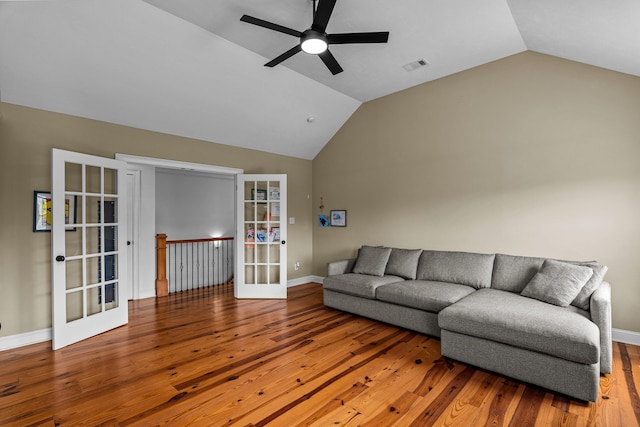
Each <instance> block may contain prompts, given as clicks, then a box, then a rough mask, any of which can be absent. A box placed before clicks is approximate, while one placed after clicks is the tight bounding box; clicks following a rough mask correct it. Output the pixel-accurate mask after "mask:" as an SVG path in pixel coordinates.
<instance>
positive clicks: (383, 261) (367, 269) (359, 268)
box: [353, 246, 391, 276]
mask: <svg viewBox="0 0 640 427" xmlns="http://www.w3.org/2000/svg"><path fill="white" fill-rule="evenodd" d="M389 255H391V248H384V247H382V246H363V247H361V248H360V250H359V251H358V258H357V259H356V263H355V265H354V266H353V272H354V273H358V274H368V275H370V276H384V271H385V269H386V268H387V261H389Z"/></svg>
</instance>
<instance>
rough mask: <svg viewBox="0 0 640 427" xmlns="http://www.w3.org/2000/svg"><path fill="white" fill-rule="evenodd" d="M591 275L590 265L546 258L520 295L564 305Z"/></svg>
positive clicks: (577, 292) (576, 294)
mask: <svg viewBox="0 0 640 427" xmlns="http://www.w3.org/2000/svg"><path fill="white" fill-rule="evenodd" d="M592 275H593V270H592V269H591V268H590V267H585V266H581V265H575V264H569V263H566V262H560V261H553V260H549V259H547V260H545V261H544V263H543V264H542V267H540V270H539V271H538V272H537V273H536V275H535V276H533V279H531V281H530V282H529V283H528V284H527V286H525V288H524V289H523V290H522V292H521V293H520V295H522V296H525V297H529V298H535V299H537V300H540V301H544V302H548V303H549V304H554V305H557V306H560V307H566V306H568V305H569V304H571V301H573V299H574V298H575V297H576V296H578V294H579V293H580V290H582V288H583V287H584V285H585V284H586V283H587V281H588V280H589V279H590V278H591V276H592Z"/></svg>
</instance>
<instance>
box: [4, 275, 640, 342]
mask: <svg viewBox="0 0 640 427" xmlns="http://www.w3.org/2000/svg"><path fill="white" fill-rule="evenodd" d="M323 279H324V278H323V277H321V276H305V277H300V278H298V279H292V280H289V281H288V282H287V287H288V288H291V287H293V286H299V285H303V284H305V283H309V282H315V283H322V280H323ZM611 336H612V339H613V341H618V342H623V343H625V344H632V345H637V346H640V332H634V331H627V330H624V329H616V328H612V330H611ZM49 340H51V328H47V329H40V330H38V331H32V332H25V333H23V334H16V335H9V336H7V337H0V351H4V350H10V349H12V348H18V347H23V346H26V345H31V344H37V343H39V342H44V341H49Z"/></svg>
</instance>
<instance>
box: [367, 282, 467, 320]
mask: <svg viewBox="0 0 640 427" xmlns="http://www.w3.org/2000/svg"><path fill="white" fill-rule="evenodd" d="M472 292H475V289H473V288H471V287H469V286H466V285H458V284H456V283H446V282H433V281H427V280H406V281H404V282H398V283H390V284H388V285H382V286H379V287H378V288H377V289H376V299H378V300H380V301H385V302H390V303H393V304H398V305H403V306H407V307H412V308H417V309H419V310H425V311H430V312H432V313H438V312H439V311H440V310H442V309H443V308H445V307H448V306H450V305H451V304H453V303H454V302H456V301H459V300H460V299H462V298H464V297H465V296H467V295H469V294H470V293H472Z"/></svg>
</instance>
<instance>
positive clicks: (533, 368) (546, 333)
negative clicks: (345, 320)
mask: <svg viewBox="0 0 640 427" xmlns="http://www.w3.org/2000/svg"><path fill="white" fill-rule="evenodd" d="M606 271H607V267H606V266H603V265H601V264H598V263H597V262H595V261H590V262H575V261H558V260H553V259H545V258H536V257H521V256H512V255H503V254H478V253H468V252H445V251H432V250H421V249H415V250H410V249H399V248H386V247H373V246H363V247H362V248H360V249H359V251H358V257H357V258H356V259H349V260H343V261H336V262H332V263H329V265H328V271H327V277H326V278H325V279H324V283H323V292H324V304H325V305H327V306H329V307H332V308H336V309H339V310H343V311H347V312H350V313H354V314H358V315H361V316H365V317H369V318H372V319H376V320H380V321H383V322H386V323H391V324H394V325H397V326H401V327H404V328H407V329H411V330H414V331H418V332H421V333H424V334H428V335H433V336H436V337H440V339H441V348H442V354H443V355H444V356H446V357H450V358H452V359H456V360H459V361H462V362H464V363H468V364H470V365H474V366H478V367H480V368H484V369H488V370H491V371H494V372H497V373H500V374H502V375H506V376H509V377H512V378H515V379H518V380H521V381H525V382H529V383H532V384H536V385H539V386H542V387H545V388H548V389H550V390H554V391H557V392H560V393H563V394H566V395H568V396H571V397H574V398H577V399H580V400H585V401H596V399H597V397H598V391H599V385H600V374H601V373H602V374H607V373H610V372H611V363H612V350H611V287H610V285H609V283H607V282H605V281H603V278H604V275H605V273H606Z"/></svg>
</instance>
